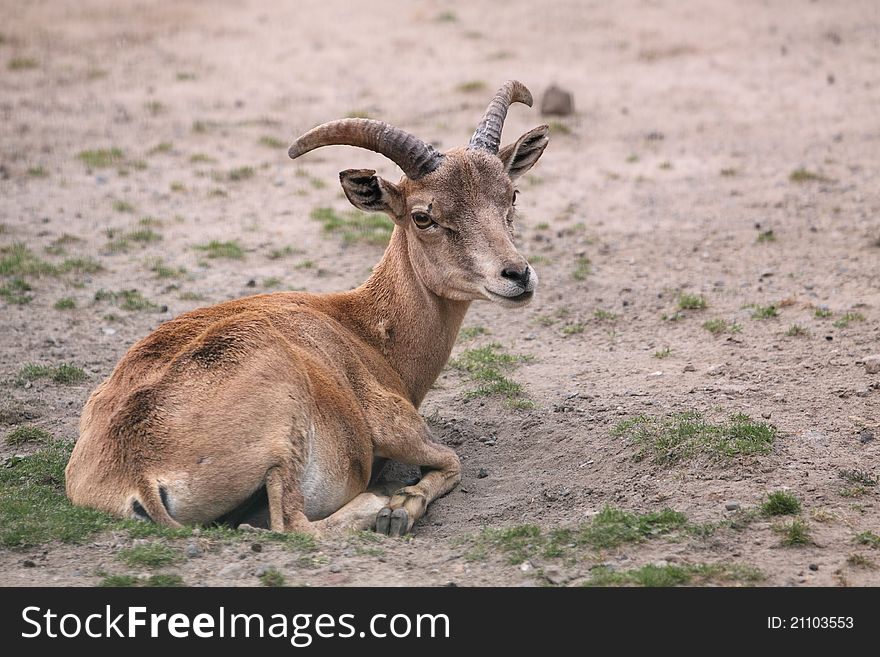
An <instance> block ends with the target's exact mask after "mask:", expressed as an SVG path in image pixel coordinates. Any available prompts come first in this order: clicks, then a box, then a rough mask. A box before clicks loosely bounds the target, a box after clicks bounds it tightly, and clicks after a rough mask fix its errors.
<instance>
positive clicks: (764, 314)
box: [752, 304, 779, 319]
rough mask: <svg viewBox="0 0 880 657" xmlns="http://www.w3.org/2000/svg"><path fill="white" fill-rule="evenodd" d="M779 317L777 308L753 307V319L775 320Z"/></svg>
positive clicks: (772, 306) (771, 305)
mask: <svg viewBox="0 0 880 657" xmlns="http://www.w3.org/2000/svg"><path fill="white" fill-rule="evenodd" d="M774 317H779V311H778V310H777V309H776V306H774V305H773V304H770V305H769V306H752V319H773V318H774Z"/></svg>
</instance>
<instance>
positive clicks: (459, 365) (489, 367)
mask: <svg viewBox="0 0 880 657" xmlns="http://www.w3.org/2000/svg"><path fill="white" fill-rule="evenodd" d="M528 360H530V358H529V357H526V356H517V355H514V354H508V353H505V352H504V347H502V346H501V345H500V344H498V343H497V342H493V343H491V344H488V345H485V346H483V347H479V348H476V349H467V350H465V351H463V352H462V353H461V355H460V356H458V358H455V359H453V360H451V361H450V363H449V364H450V366H451V367H453V368H455V369H457V370H460V371H462V372H465V373H466V374H467V375H468V377H469V378H470V380H471V381H473V382H475V383H477V384H478V387H477V388H476V389H474V390H471V391H469V392H468V393H467V395H466V396H467V397H469V398H472V397H485V396H490V395H501V396H503V397H507V398H508V399H512V398H517V397H519V396H520V395H522V392H523V388H522V385H521V384H519V383H517V382H516V381H512V380H511V379H508V378H507V377H506V376H504V372H506V371H509V370H511V369H512V368H513V367H515V366H516V365H517V364H519V363H522V362H524V361H528Z"/></svg>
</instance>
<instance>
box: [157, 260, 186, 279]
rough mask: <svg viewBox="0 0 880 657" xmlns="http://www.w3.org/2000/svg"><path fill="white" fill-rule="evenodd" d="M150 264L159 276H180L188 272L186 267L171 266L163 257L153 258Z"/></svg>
mask: <svg viewBox="0 0 880 657" xmlns="http://www.w3.org/2000/svg"><path fill="white" fill-rule="evenodd" d="M149 266H150V271H151V272H153V273H154V274H156V277H157V278H180V277H181V276H183V275H184V274H186V268H185V267H169V266H168V265H166V264H165V262H164V261H163V260H162V259H161V258H157V259H156V260H153V261H152V262H150V265H149Z"/></svg>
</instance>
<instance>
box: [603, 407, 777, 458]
mask: <svg viewBox="0 0 880 657" xmlns="http://www.w3.org/2000/svg"><path fill="white" fill-rule="evenodd" d="M612 435H613V436H617V437H625V438H627V439H629V440H630V441H632V442H633V443H634V444H635V445H636V446H637V447H638V448H639V451H638V453H637V454H636V460H642V459H644V458H649V457H650V458H651V459H652V460H653V462H654V463H656V464H658V465H671V464H675V463H679V462H682V461H687V460H689V459H692V458H694V457H696V456H698V455H707V456H710V457H713V458H730V457H734V456H750V455H755V454H766V453H768V452H769V451H770V448H771V446H772V445H773V441H774V440H775V439H776V428H775V427H773V426H772V425H769V424H765V423H763V422H754V421H753V420H752V419H751V418H750V417H749V416H747V415H742V414H737V415H733V416H731V417H730V418H729V419H728V420H727V421H726V422H720V423H716V424H713V423H711V422H709V421H707V420H706V419H705V418H704V417H703V416H702V414H700V413H698V412H697V411H690V412H687V413H678V414H676V415H673V416H671V417H651V416H647V415H639V416H636V417H634V418H631V419H629V420H624V421H623V422H620V423H619V424H618V425H617V426H616V427H614V429H613V430H612Z"/></svg>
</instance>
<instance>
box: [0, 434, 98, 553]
mask: <svg viewBox="0 0 880 657" xmlns="http://www.w3.org/2000/svg"><path fill="white" fill-rule="evenodd" d="M72 448H73V444H72V443H69V442H63V441H50V442H49V443H48V444H47V445H46V446H45V447H44V448H43V449H41V450H39V451H38V452H35V453H34V454H31V455H29V456H24V457H12V458H8V459H6V461H5V462H4V463H3V464H2V467H0V518H2V519H3V521H2V522H0V545H2V546H3V547H6V548H23V547H29V546H34V545H41V544H43V543H47V542H49V541H53V540H59V541H62V542H65V543H76V542H81V541H83V540H85V539H86V538H88V537H90V536H92V535H93V534H95V533H96V532H99V531H101V530H103V529H106V528H107V527H109V526H110V525H111V524H112V523H113V519H112V518H111V517H110V516H108V515H105V514H103V513H100V512H98V511H94V510H92V509H85V508H82V507H75V506H72V505H71V504H70V503H69V502H68V501H67V498H66V497H65V495H64V468H65V466H66V465H67V461H68V459H69V458H70V451H71V449H72Z"/></svg>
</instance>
